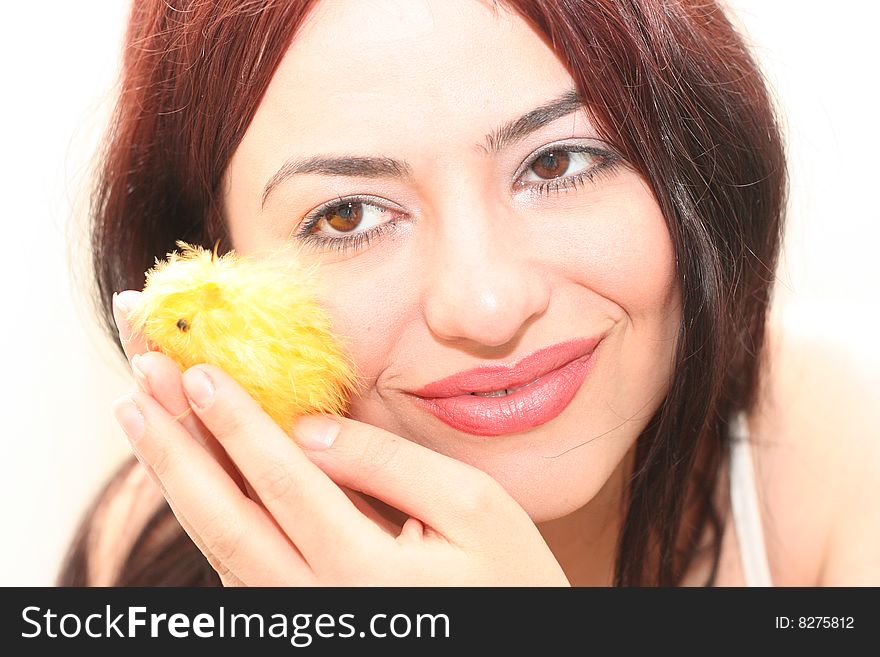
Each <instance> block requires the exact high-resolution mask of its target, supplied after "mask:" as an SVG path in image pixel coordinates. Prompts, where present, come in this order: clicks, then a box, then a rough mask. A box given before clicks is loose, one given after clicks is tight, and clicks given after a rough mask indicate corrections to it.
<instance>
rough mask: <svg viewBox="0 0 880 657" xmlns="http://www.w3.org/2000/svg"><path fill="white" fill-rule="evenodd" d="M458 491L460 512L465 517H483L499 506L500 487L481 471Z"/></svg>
mask: <svg viewBox="0 0 880 657" xmlns="http://www.w3.org/2000/svg"><path fill="white" fill-rule="evenodd" d="M460 490H461V502H462V509H461V510H462V512H463V513H464V514H465V515H466V516H467V517H484V516H485V515H486V513H487V512H489V513H491V512H492V511H493V510H495V509H497V508H498V506H499V501H500V496H499V492H500V485H499V484H498V482H496V481H495V480H494V479H492V478H491V477H490V476H489V475H487V474H486V473H484V472H482V471H479V472H477V473H475V474H474V476H473V478H471V480H470V481H469V482H468V483H467V484H466V485H462V486H461V488H460Z"/></svg>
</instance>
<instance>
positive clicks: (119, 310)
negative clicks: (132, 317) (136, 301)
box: [113, 290, 137, 342]
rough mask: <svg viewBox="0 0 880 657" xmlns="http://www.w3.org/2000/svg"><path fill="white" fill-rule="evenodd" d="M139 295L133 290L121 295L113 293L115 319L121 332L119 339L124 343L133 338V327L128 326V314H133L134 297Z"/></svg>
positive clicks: (125, 291)
mask: <svg viewBox="0 0 880 657" xmlns="http://www.w3.org/2000/svg"><path fill="white" fill-rule="evenodd" d="M135 294H137V292H133V291H132V290H124V291H123V292H121V293H118V292H114V293H113V317H114V319H115V320H116V328H117V330H118V331H119V339H120V340H122V341H123V342H126V341H128V339H129V338H131V327H130V326H129V324H128V314H129V313H130V312H131V307H132V305H131V304H132V302H133V299H132V296H133V295H135Z"/></svg>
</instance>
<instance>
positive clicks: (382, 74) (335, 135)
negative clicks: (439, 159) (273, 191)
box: [251, 0, 573, 155]
mask: <svg viewBox="0 0 880 657" xmlns="http://www.w3.org/2000/svg"><path fill="white" fill-rule="evenodd" d="M572 86H573V83H572V80H571V77H570V76H569V74H568V72H567V71H566V70H565V67H564V66H563V65H562V64H561V62H560V61H559V60H558V59H557V57H556V55H555V54H554V53H553V52H552V50H551V49H550V48H549V47H548V46H547V45H546V44H545V43H544V41H543V40H542V38H541V37H540V36H539V35H538V33H537V32H535V31H534V30H533V29H532V28H531V27H530V26H529V25H528V23H526V22H525V21H524V20H523V19H522V18H521V17H520V16H519V15H518V14H516V13H513V12H511V11H509V10H507V9H506V8H504V7H503V6H501V5H495V4H494V3H492V2H483V1H481V0H324V1H323V2H319V3H318V4H317V5H316V6H315V7H314V9H313V10H312V12H311V13H310V15H309V16H308V17H307V19H306V21H305V23H304V24H303V26H302V27H301V28H300V30H299V32H298V33H297V35H296V36H295V37H294V40H293V43H292V45H291V47H290V49H289V50H288V52H287V53H286V55H285V57H284V59H283V60H282V63H281V64H280V66H279V67H278V69H277V71H276V73H275V76H274V77H273V79H272V82H271V83H270V85H269V88H268V89H267V92H266V95H265V96H264V99H263V101H262V103H261V105H260V108H259V110H258V112H257V115H256V116H255V118H254V123H253V124H252V126H251V127H252V130H251V132H252V133H253V132H256V133H258V134H257V135H256V136H257V137H258V135H259V133H260V132H261V131H262V132H263V133H264V135H265V143H264V144H263V146H264V147H265V148H268V149H271V148H273V145H274V146H276V147H278V148H281V145H280V144H279V143H278V139H279V132H278V127H279V126H284V127H285V134H287V135H289V136H290V137H291V138H292V139H295V141H296V143H297V144H298V145H299V146H300V147H302V148H310V147H320V148H322V149H325V150H326V149H327V148H330V149H333V148H334V146H337V145H338V147H339V149H344V150H351V149H352V148H353V147H358V148H360V149H380V148H381V147H382V146H383V145H386V144H387V139H388V138H389V137H399V138H401V139H403V138H406V137H410V138H414V137H416V136H418V135H430V136H431V138H432V139H433V142H434V146H435V147H442V146H441V145H440V144H439V143H438V141H442V139H443V138H446V139H450V140H460V139H470V138H471V137H472V136H473V135H483V134H485V133H488V132H490V131H491V130H492V129H493V128H495V127H496V126H497V125H498V123H499V122H500V121H504V120H509V119H511V118H515V117H517V116H519V115H521V114H522V113H524V112H526V111H529V110H530V109H533V108H534V107H537V106H539V105H541V104H543V103H546V102H547V101H549V100H552V99H554V98H556V97H558V96H559V95H560V94H561V93H562V92H564V91H566V90H568V89H570V88H571V87H572ZM440 126H442V130H440V129H439V128H440ZM254 136H255V135H252V137H254ZM352 140H354V141H352ZM458 143H459V144H460V141H458ZM287 155H290V153H289V152H287Z"/></svg>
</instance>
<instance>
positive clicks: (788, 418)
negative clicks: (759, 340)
mask: <svg viewBox="0 0 880 657" xmlns="http://www.w3.org/2000/svg"><path fill="white" fill-rule="evenodd" d="M801 319H802V318H801ZM835 336H840V337H835ZM849 338H851V333H850V332H847V336H846V338H844V337H843V336H842V334H841V333H840V331H839V330H838V331H836V332H830V331H824V330H821V327H819V328H815V327H813V328H808V325H807V324H805V323H804V322H803V321H800V322H799V321H798V318H797V317H794V318H793V319H792V318H789V319H787V320H783V319H781V318H780V317H779V316H776V317H774V319H773V320H772V321H771V323H770V325H769V326H768V335H767V342H766V351H765V354H764V357H765V368H764V371H763V377H764V378H763V384H762V387H761V394H760V398H759V402H758V404H757V405H756V407H755V409H754V410H753V413H752V414H751V415H750V418H749V424H750V428H751V433H752V445H753V447H752V452H753V458H754V465H755V476H756V486H757V488H758V497H759V500H760V502H761V507H762V508H761V513H762V521H763V526H764V534H765V544H766V548H767V555H768V559H769V562H770V567H771V571H772V573H773V579H774V583H776V584H778V585H782V586H804V585H807V586H809V585H863V584H878V583H880V556H878V555H880V505H878V504H877V499H878V498H880V432H878V427H880V410H878V409H880V405H878V404H877V401H878V392H880V353H878V351H877V350H876V348H875V347H874V346H873V343H872V342H871V341H869V340H867V339H863V340H855V341H853V340H851V339H849ZM865 338H867V336H865Z"/></svg>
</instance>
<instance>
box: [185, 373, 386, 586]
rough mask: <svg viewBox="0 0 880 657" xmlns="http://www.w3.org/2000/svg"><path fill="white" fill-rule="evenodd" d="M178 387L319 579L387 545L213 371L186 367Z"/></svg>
mask: <svg viewBox="0 0 880 657" xmlns="http://www.w3.org/2000/svg"><path fill="white" fill-rule="evenodd" d="M183 386H184V390H185V391H186V393H187V396H188V397H189V400H190V404H191V406H192V407H193V410H194V411H195V412H196V413H197V414H198V416H199V417H200V418H201V420H202V422H204V423H205V426H206V427H208V429H209V430H210V431H211V433H212V434H214V436H215V437H216V438H217V440H218V441H219V442H220V444H221V445H222V446H223V448H224V449H225V450H226V451H227V453H228V454H229V455H230V456H231V457H232V460H233V461H234V462H235V464H236V466H237V467H238V469H239V471H240V472H241V473H242V475H243V476H244V477H245V479H246V480H247V481H249V482H250V484H251V486H253V488H254V490H255V491H256V493H257V495H259V497H260V500H261V501H262V503H263V504H264V505H265V507H266V508H267V509H268V510H269V512H270V513H271V515H272V516H273V518H275V520H276V521H277V522H278V524H279V525H280V526H281V527H282V528H283V529H284V531H285V532H286V533H287V535H288V536H289V537H290V538H291V540H292V541H293V543H294V544H295V545H296V546H297V547H298V548H299V549H300V551H301V552H302V554H303V556H304V557H305V558H306V561H307V562H308V563H309V564H310V565H311V566H312V568H313V569H314V571H315V573H316V574H317V575H318V576H319V577H321V576H322V575H323V574H328V575H329V574H333V575H335V576H338V575H339V574H340V573H343V572H351V571H353V570H355V569H357V568H358V567H359V565H360V564H363V563H365V562H366V561H368V560H369V555H370V554H375V553H376V552H375V551H376V550H379V549H381V546H382V542H383V541H385V542H387V543H386V544H393V539H391V538H389V537H388V535H387V534H385V533H384V532H383V531H381V530H380V529H379V528H378V527H377V526H376V525H375V524H373V522H371V521H370V520H369V519H368V518H367V517H365V516H364V515H363V514H362V513H361V512H359V511H358V510H357V509H356V508H355V507H354V505H353V504H352V502H351V500H350V499H349V498H348V497H347V496H346V495H345V493H344V492H343V491H342V490H341V489H340V488H339V487H338V486H337V485H336V484H335V483H333V481H331V480H330V479H329V478H328V477H327V475H325V474H324V473H323V472H321V470H320V469H319V468H318V467H316V466H315V464H314V463H312V462H311V461H309V459H308V458H307V457H306V456H305V454H303V451H302V449H300V448H299V447H298V446H297V445H296V443H295V442H294V441H293V440H292V439H291V438H290V436H288V435H287V434H286V433H285V432H284V431H283V430H282V429H281V428H280V427H279V426H278V425H277V424H276V423H275V422H274V421H273V420H272V418H270V417H269V416H268V415H267V414H266V413H265V412H264V411H263V409H262V408H261V407H260V406H259V404H257V402H256V401H254V399H253V398H252V397H251V396H250V395H249V394H247V392H245V390H244V389H243V388H241V386H239V385H238V384H237V383H236V382H235V381H234V380H233V379H232V378H231V377H230V376H229V375H227V374H226V373H225V372H223V371H222V370H221V369H220V368H218V367H215V366H213V365H197V366H195V367H192V368H190V369H188V370H187V371H186V372H184V373H183Z"/></svg>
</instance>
